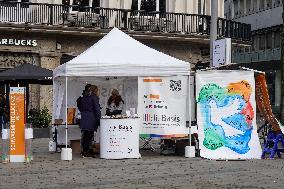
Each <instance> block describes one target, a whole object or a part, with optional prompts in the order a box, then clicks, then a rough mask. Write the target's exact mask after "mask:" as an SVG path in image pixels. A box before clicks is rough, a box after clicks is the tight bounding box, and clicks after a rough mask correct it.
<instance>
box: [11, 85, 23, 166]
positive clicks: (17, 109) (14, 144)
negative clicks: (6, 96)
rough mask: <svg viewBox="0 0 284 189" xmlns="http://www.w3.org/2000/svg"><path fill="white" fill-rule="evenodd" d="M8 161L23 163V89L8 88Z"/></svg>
mask: <svg viewBox="0 0 284 189" xmlns="http://www.w3.org/2000/svg"><path fill="white" fill-rule="evenodd" d="M10 161H11V162H24V161H25V88H24V87H11V88H10Z"/></svg>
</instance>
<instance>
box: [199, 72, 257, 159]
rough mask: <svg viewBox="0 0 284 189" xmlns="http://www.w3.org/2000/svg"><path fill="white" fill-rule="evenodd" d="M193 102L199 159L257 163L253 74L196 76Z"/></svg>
mask: <svg viewBox="0 0 284 189" xmlns="http://www.w3.org/2000/svg"><path fill="white" fill-rule="evenodd" d="M196 98H197V99H196V100H197V123H198V135H199V139H200V155H201V157H204V158H208V159H260V156H261V146H260V142H259V138H258V134H257V126H256V102H255V80H254V73H253V72H250V71H221V70H212V71H200V72H197V74H196Z"/></svg>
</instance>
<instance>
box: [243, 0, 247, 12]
mask: <svg viewBox="0 0 284 189" xmlns="http://www.w3.org/2000/svg"><path fill="white" fill-rule="evenodd" d="M243 3H244V6H243V7H244V10H243V13H244V14H243V16H245V15H247V14H248V11H247V0H244V1H243Z"/></svg>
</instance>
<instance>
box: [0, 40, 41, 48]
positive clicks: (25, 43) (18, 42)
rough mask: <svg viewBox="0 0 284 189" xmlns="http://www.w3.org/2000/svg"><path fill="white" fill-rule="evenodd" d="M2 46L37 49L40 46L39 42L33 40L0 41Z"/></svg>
mask: <svg viewBox="0 0 284 189" xmlns="http://www.w3.org/2000/svg"><path fill="white" fill-rule="evenodd" d="M0 45H14V46H31V47H36V46H37V45H38V44H37V40H31V39H0Z"/></svg>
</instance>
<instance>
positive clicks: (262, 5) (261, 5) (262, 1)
mask: <svg viewBox="0 0 284 189" xmlns="http://www.w3.org/2000/svg"><path fill="white" fill-rule="evenodd" d="M263 9H264V0H261V1H259V10H260V11H261V10H263Z"/></svg>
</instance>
